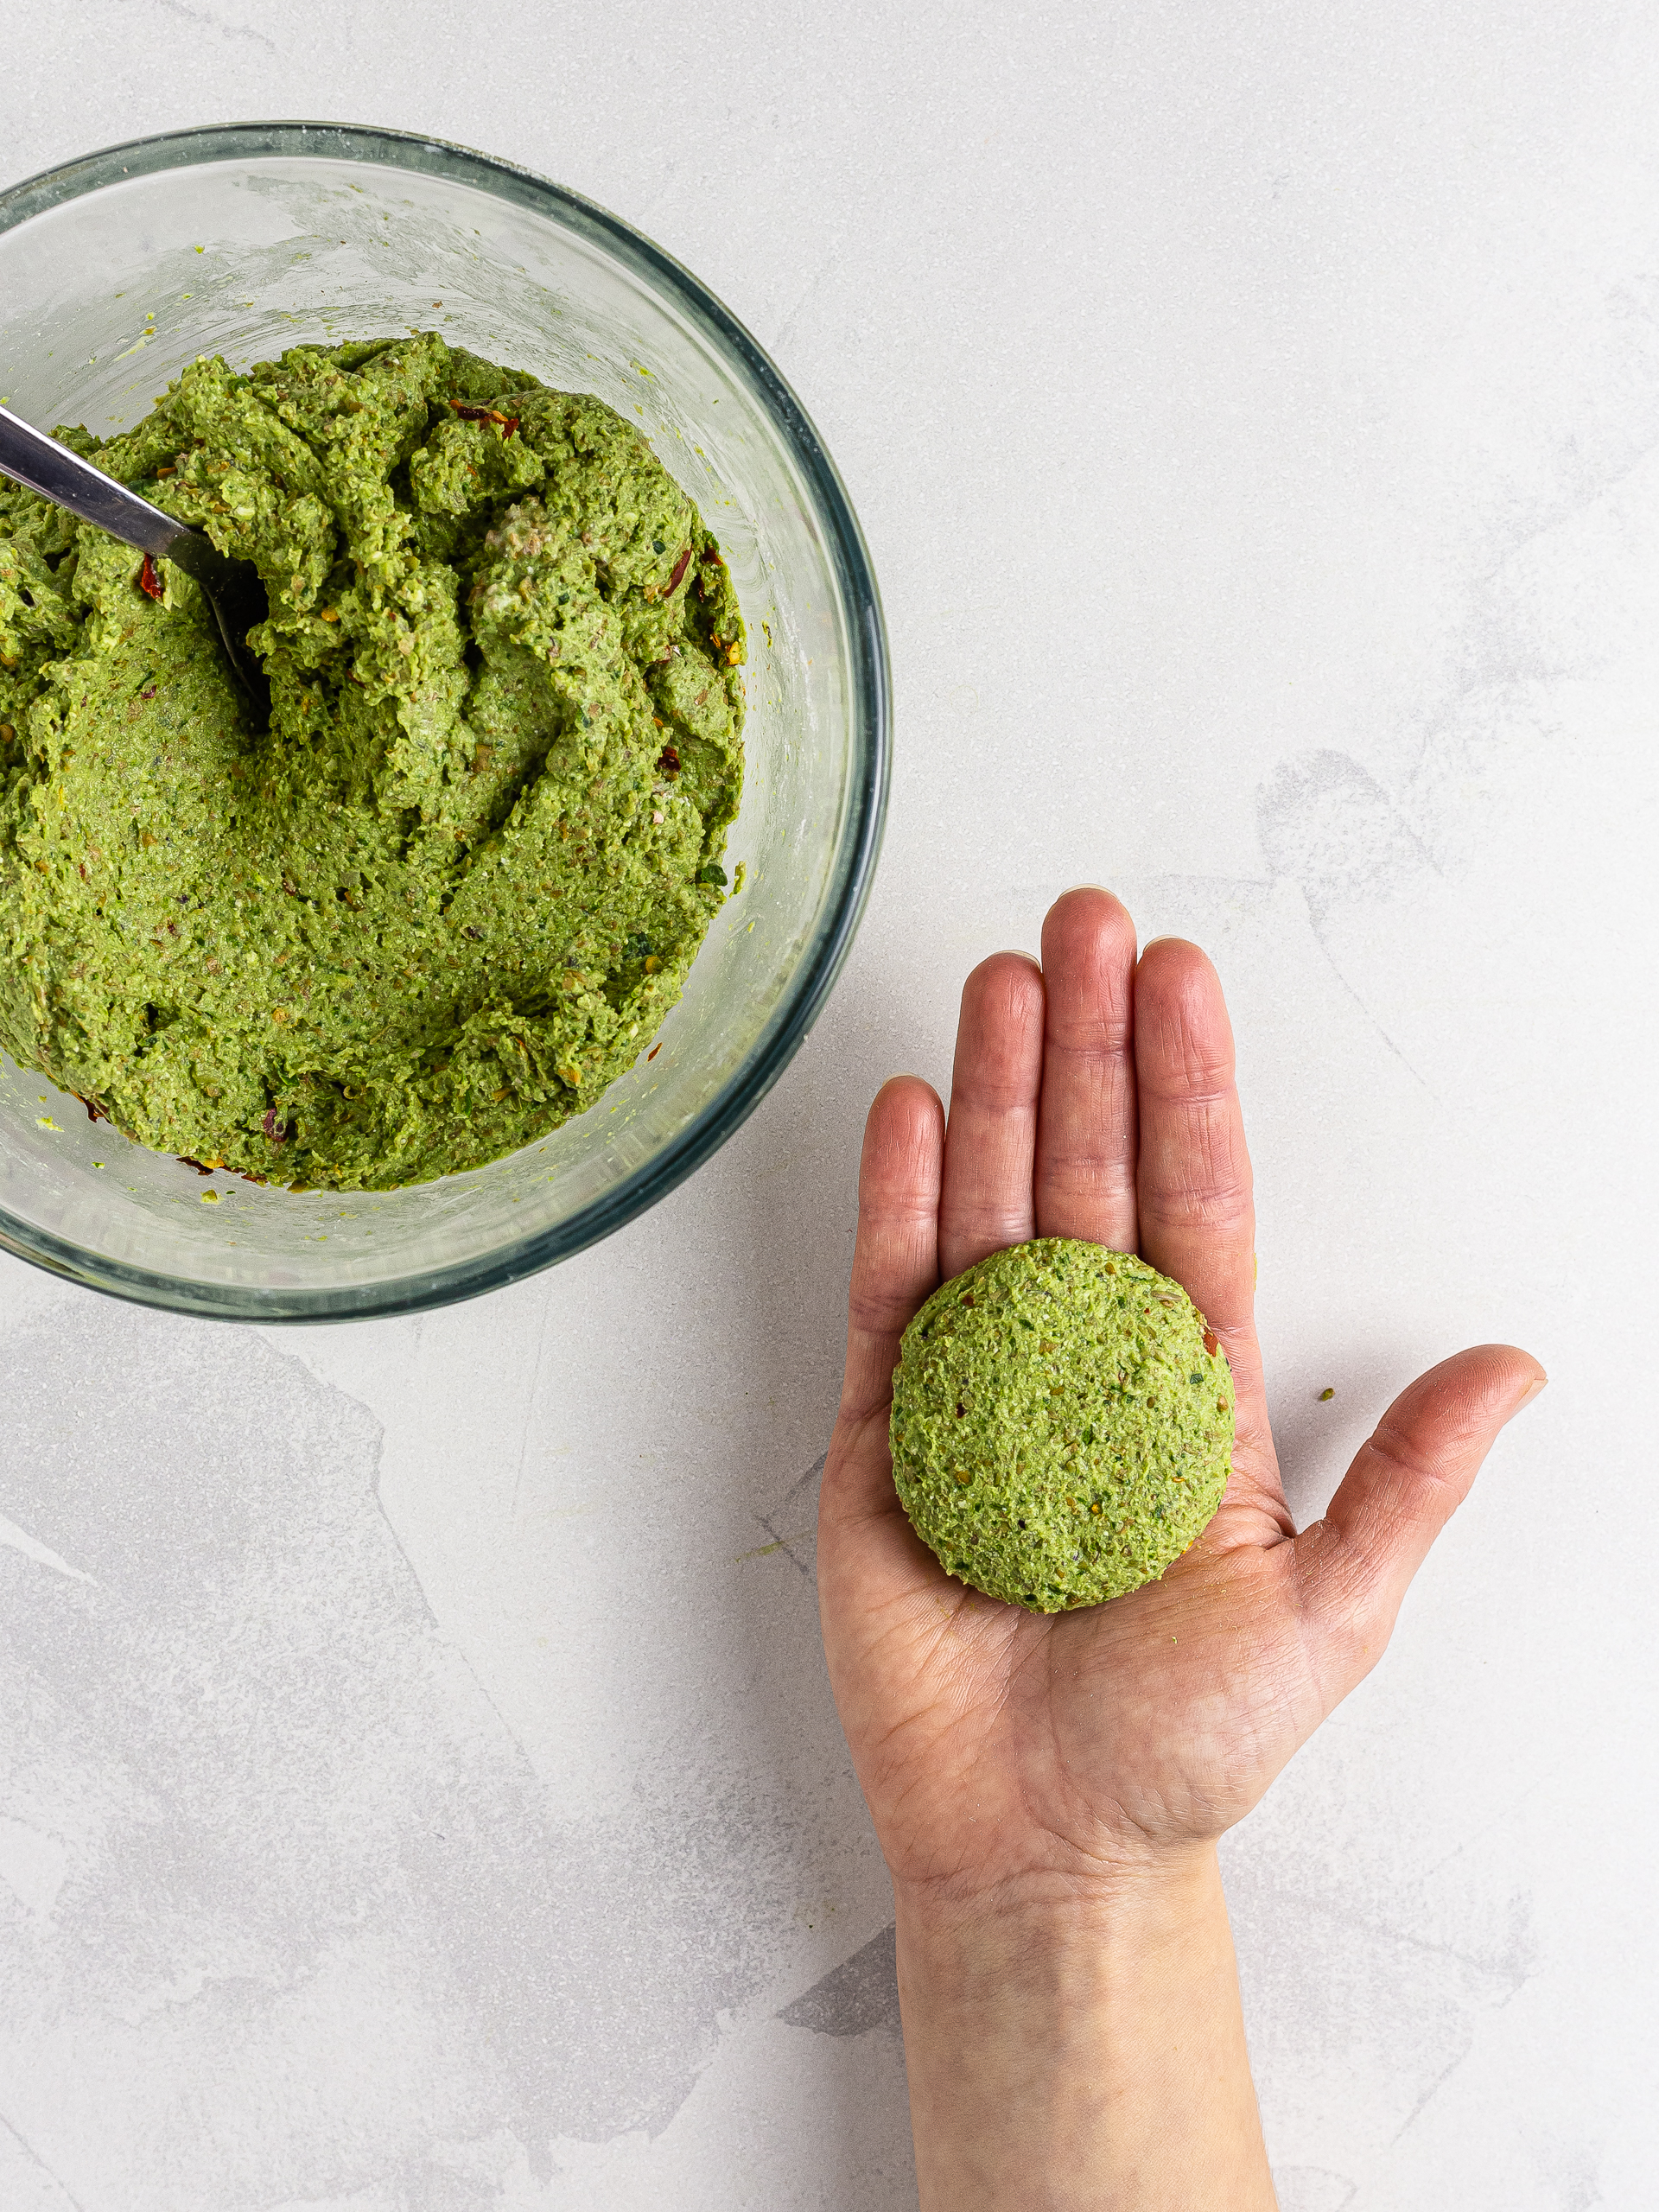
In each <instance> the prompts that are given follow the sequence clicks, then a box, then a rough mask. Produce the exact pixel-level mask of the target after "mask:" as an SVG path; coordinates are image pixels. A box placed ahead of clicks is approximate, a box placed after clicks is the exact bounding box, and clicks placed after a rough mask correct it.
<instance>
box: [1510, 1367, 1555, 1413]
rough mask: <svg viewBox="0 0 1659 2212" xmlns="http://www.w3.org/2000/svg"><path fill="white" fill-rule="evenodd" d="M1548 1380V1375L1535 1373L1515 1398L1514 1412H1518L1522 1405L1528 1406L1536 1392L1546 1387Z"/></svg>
mask: <svg viewBox="0 0 1659 2212" xmlns="http://www.w3.org/2000/svg"><path fill="white" fill-rule="evenodd" d="M1548 1381H1549V1377H1548V1375H1535V1376H1533V1378H1532V1380H1531V1382H1530V1383H1528V1385H1527V1387H1526V1389H1524V1390H1523V1391H1522V1393H1521V1395H1520V1396H1519V1397H1518V1398H1517V1399H1516V1402H1515V1410H1516V1413H1519V1412H1520V1410H1521V1408H1522V1406H1529V1405H1530V1404H1531V1403H1532V1402H1533V1400H1534V1399H1535V1397H1536V1396H1537V1395H1538V1393H1539V1392H1540V1391H1541V1389H1544V1388H1545V1387H1546V1385H1547V1384H1548Z"/></svg>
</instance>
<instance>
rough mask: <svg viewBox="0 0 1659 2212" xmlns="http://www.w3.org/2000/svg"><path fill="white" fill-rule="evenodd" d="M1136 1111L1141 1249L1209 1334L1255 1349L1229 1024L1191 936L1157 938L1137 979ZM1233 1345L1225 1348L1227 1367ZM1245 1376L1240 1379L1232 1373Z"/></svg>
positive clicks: (1250, 1211)
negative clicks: (1168, 1277) (1205, 1324)
mask: <svg viewBox="0 0 1659 2212" xmlns="http://www.w3.org/2000/svg"><path fill="white" fill-rule="evenodd" d="M1135 1084H1136V1090H1137V1092H1138V1094H1139V1101H1140V1110H1141V1159H1140V1166H1139V1168H1138V1170H1137V1173H1136V1198H1137V1202H1138V1207H1139V1212H1140V1222H1141V1254H1142V1255H1143V1257H1145V1258H1146V1259H1147V1260H1150V1261H1151V1262H1152V1264H1153V1266H1154V1268H1157V1269H1158V1270H1159V1271H1160V1274H1166V1275H1172V1276H1173V1278H1174V1280H1175V1281H1177V1282H1179V1284H1181V1285H1182V1287H1184V1288H1185V1291H1186V1293H1187V1294H1188V1296H1189V1297H1190V1298H1191V1299H1192V1302H1193V1304H1194V1305H1195V1306H1198V1310H1199V1311H1200V1312H1201V1313H1203V1315H1204V1318H1205V1320H1206V1321H1208V1323H1209V1324H1210V1325H1211V1328H1212V1329H1214V1330H1215V1331H1216V1332H1217V1334H1219V1335H1220V1336H1222V1337H1223V1338H1236V1339H1237V1340H1238V1348H1239V1349H1240V1350H1241V1351H1242V1350H1245V1349H1246V1348H1247V1347H1248V1351H1249V1354H1250V1356H1251V1357H1252V1358H1253V1357H1254V1352H1255V1332H1254V1327H1253V1317H1254V1313H1255V1202H1254V1198H1253V1197H1252V1193H1251V1186H1250V1156H1249V1152H1248V1151H1247V1150H1246V1149H1245V1145H1244V1117H1243V1113H1242V1112H1241V1111H1240V1109H1239V1103H1238V1092H1237V1090H1236V1088H1235V1085H1234V1082H1233V1031H1232V1025H1231V1023H1230V1021H1229V1020H1228V1019H1227V1007H1226V1002H1225V1001H1224V999H1223V997H1222V995H1221V982H1220V979H1219V977H1218V976H1217V974H1216V971H1215V969H1213V968H1212V967H1211V965H1210V963H1209V962H1208V960H1206V959H1205V956H1204V955H1203V953H1202V952H1200V951H1199V950H1198V946H1197V945H1196V944H1185V943H1183V942H1182V941H1181V940H1180V939H1179V938H1162V939H1160V941H1159V942H1158V943H1157V944H1149V945H1148V946H1147V949H1146V950H1145V951H1144V952H1143V953H1142V954H1141V964H1140V967H1139V968H1138V969H1137V970H1136V972H1135ZM1234 1349H1235V1348H1234V1344H1232V1343H1231V1342H1230V1343H1229V1345H1228V1352H1229V1357H1233V1363H1234V1367H1235V1370H1236V1369H1237V1366H1238V1360H1237V1358H1236V1357H1234ZM1241 1379H1243V1378H1241Z"/></svg>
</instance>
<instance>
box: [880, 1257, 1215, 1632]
mask: <svg viewBox="0 0 1659 2212" xmlns="http://www.w3.org/2000/svg"><path fill="white" fill-rule="evenodd" d="M892 1439H893V1481H894V1483H895V1484H897V1487H898V1491H899V1500H900V1502H901V1503H902V1504H903V1506H904V1509H905V1510H906V1513H907V1514H908V1515H909V1516H910V1518H911V1522H912V1526H913V1527H914V1529H915V1530H916V1533H917V1535H918V1536H920V1538H921V1539H922V1541H923V1542H924V1543H925V1544H926V1545H927V1546H928V1547H929V1548H931V1550H932V1551H933V1552H935V1553H936V1554H938V1559H939V1561H940V1564H941V1565H942V1566H943V1567H945V1568H946V1570H947V1571H948V1572H949V1573H951V1574H954V1575H957V1576H959V1577H960V1578H961V1580H963V1581H964V1582H968V1583H971V1584H972V1585H973V1586H974V1588H975V1589H976V1590H982V1591H984V1592H986V1594H987V1595H988V1596H989V1597H992V1598H1002V1599H1007V1601H1008V1602H1009V1603H1011V1604H1013V1605H1026V1606H1028V1607H1029V1608H1030V1609H1031V1610H1032V1611H1034V1612H1041V1613H1057V1612H1060V1611H1065V1610H1066V1609H1067V1608H1069V1607H1071V1606H1075V1605H1098V1604H1099V1603H1100V1602H1101V1600H1102V1599H1106V1598H1116V1597H1119V1596H1121V1595H1122V1592H1124V1591H1126V1590H1134V1589H1136V1588H1138V1586H1140V1585H1141V1583H1143V1582H1151V1581H1154V1580H1156V1578H1157V1577H1158V1576H1159V1575H1160V1574H1161V1573H1163V1571H1164V1569H1165V1568H1166V1567H1167V1566H1168V1565H1169V1564H1170V1562H1171V1561H1172V1560H1176V1559H1179V1557H1180V1555H1181V1554H1182V1553H1183V1552H1184V1551H1185V1550H1186V1548H1187V1547H1188V1546H1189V1545H1190V1544H1191V1543H1192V1541H1193V1540H1194V1538H1195V1537H1197V1536H1198V1535H1199V1533H1200V1532H1201V1531H1202V1530H1203V1529H1205V1527H1206V1526H1207V1525H1208V1523H1209V1522H1210V1520H1211V1517H1212V1516H1213V1515H1214V1513H1215V1510H1216V1508H1217V1506H1218V1505H1219V1504H1220V1503H1221V1498H1222V1493H1223V1491H1224V1490H1225V1489H1226V1487H1227V1477H1228V1473H1229V1471H1230V1467H1231V1464H1232V1450H1233V1377H1232V1370H1230V1368H1229V1366H1228V1364H1227V1358H1226V1355H1225V1354H1224V1352H1223V1351H1222V1350H1221V1348H1220V1346H1219V1344H1217V1341H1216V1338H1215V1334H1214V1332H1212V1331H1211V1329H1210V1328H1209V1327H1208V1326H1207V1325H1206V1324H1205V1319H1204V1316H1203V1314H1202V1313H1199V1312H1198V1308H1197V1306H1194V1305H1193V1303H1192V1300H1191V1299H1190V1298H1189V1297H1188V1296H1187V1294H1186V1293H1185V1291H1184V1290H1183V1289H1182V1288H1181V1287H1180V1285H1179V1283H1177V1282H1172V1281H1170V1280H1169V1278H1168V1276H1167V1275H1160V1274H1159V1273H1158V1271H1157V1269H1156V1268H1149V1267H1148V1266H1147V1263H1146V1262H1145V1261H1144V1260H1141V1259H1136V1258H1135V1256H1134V1255H1132V1254H1129V1253H1125V1252H1112V1251H1109V1250H1108V1249H1106V1248H1105V1247H1104V1246H1103V1245H1100V1244H1085V1243H1077V1242H1076V1241H1075V1240H1073V1239H1071V1238H1069V1237H1057V1236H1046V1237H1039V1239H1038V1240H1037V1241H1036V1242H1035V1243H1030V1244H1018V1245H1015V1246H1014V1248H1013V1249H1011V1250H1008V1251H1006V1252H993V1253H992V1255H990V1257H989V1258H988V1259H986V1260H982V1261H981V1262H979V1264H978V1265H977V1266H976V1267H972V1268H969V1269H968V1270H967V1272H966V1273H965V1274H960V1275H958V1276H957V1277H956V1279H955V1281H951V1282H947V1283H944V1284H942V1285H941V1286H940V1287H939V1288H938V1290H936V1291H935V1292H934V1294H933V1295H932V1297H931V1298H930V1299H929V1300H928V1301H927V1303H926V1305H925V1306H923V1308H922V1310H921V1312H920V1313H918V1314H917V1316H916V1318H915V1319H914V1320H912V1323H911V1325H910V1326H909V1327H908V1328H907V1329H906V1332H905V1336H904V1344H903V1347H902V1350H901V1352H900V1356H899V1366H898V1369H897V1370H896V1372H895V1373H894V1376H893V1420H892Z"/></svg>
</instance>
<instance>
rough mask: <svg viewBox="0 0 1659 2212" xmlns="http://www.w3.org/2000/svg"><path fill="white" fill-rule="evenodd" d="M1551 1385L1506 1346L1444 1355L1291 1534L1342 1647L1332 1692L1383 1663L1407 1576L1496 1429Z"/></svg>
mask: <svg viewBox="0 0 1659 2212" xmlns="http://www.w3.org/2000/svg"><path fill="white" fill-rule="evenodd" d="M1548 1379H1549V1378H1548V1376H1547V1375H1546V1374H1545V1373H1544V1370H1543V1369H1542V1368H1541V1367H1540V1365H1539V1364H1538V1363H1537V1361H1536V1360H1535V1359H1534V1358H1533V1357H1532V1356H1531V1354H1530V1353H1529V1352H1524V1351H1519V1350H1517V1348H1516V1346H1515V1345H1514V1344H1477V1345H1476V1346H1475V1347H1474V1349H1473V1350H1472V1351H1460V1352H1458V1353H1457V1354H1455V1355H1454V1357H1452V1358H1451V1359H1443V1360H1442V1361H1441V1362H1440V1365H1439V1366H1438V1367H1431V1368H1430V1369H1429V1370H1428V1372H1427V1375H1420V1376H1418V1378H1417V1380H1416V1381H1415V1382H1414V1383H1411V1384H1409V1385H1408V1387H1407V1389H1404V1390H1402V1392H1401V1394H1400V1395H1399V1396H1398V1397H1397V1398H1396V1399H1395V1402H1394V1403H1393V1404H1392V1405H1391V1406H1390V1407H1389V1410H1388V1411H1387V1413H1385V1414H1383V1418H1382V1420H1381V1421H1379V1422H1378V1423H1377V1425H1376V1430H1375V1432H1374V1433H1373V1434H1372V1436H1371V1438H1370V1441H1369V1442H1368V1443H1365V1444H1363V1445H1361V1446H1360V1448H1359V1451H1358V1452H1357V1454H1356V1456H1355V1459H1354V1463H1353V1465H1352V1466H1351V1467H1350V1468H1349V1470H1348V1472H1347V1474H1346V1475H1345V1476H1344V1478H1343V1481H1342V1485H1341V1488H1340V1489H1339V1490H1338V1492H1337V1494H1336V1496H1335V1497H1333V1498H1332V1501H1331V1503H1330V1506H1329V1509H1328V1510H1327V1511H1326V1513H1325V1518H1324V1520H1323V1521H1317V1522H1314V1523H1313V1525H1312V1527H1310V1528H1308V1529H1304V1530H1303V1532H1302V1534H1301V1535H1300V1536H1298V1537H1297V1539H1296V1552H1297V1554H1298V1558H1297V1566H1298V1569H1299V1573H1300V1578H1301V1580H1302V1582H1303V1586H1304V1589H1305V1592H1306V1597H1307V1599H1308V1600H1309V1603H1310V1610H1311V1611H1312V1612H1313V1615H1314V1617H1315V1618H1317V1619H1318V1620H1319V1622H1320V1624H1321V1625H1322V1626H1323V1627H1324V1628H1325V1630H1326V1631H1327V1633H1328V1634H1330V1635H1331V1636H1332V1637H1334V1638H1335V1640H1336V1642H1337V1644H1338V1649H1344V1647H1346V1649H1345V1654H1344V1656H1346V1658H1347V1659H1348V1661H1349V1662H1350V1663H1349V1666H1348V1668H1347V1669H1346V1670H1345V1671H1346V1674H1347V1680H1346V1681H1344V1683H1343V1685H1342V1687H1341V1688H1340V1689H1338V1693H1337V1694H1338V1695H1342V1694H1345V1693H1346V1691H1347V1690H1349V1689H1351V1688H1352V1687H1353V1685H1354V1684H1355V1683H1356V1682H1357V1681H1359V1680H1360V1679H1361V1677H1362V1676H1363V1675H1366V1674H1368V1673H1369V1672H1370V1669H1371V1668H1372V1667H1374V1666H1375V1665H1376V1662H1377V1660H1378V1659H1379V1658H1381V1656H1382V1655H1383V1649H1384V1647H1385V1646H1386V1644H1387V1643H1388V1640H1389V1636H1390V1635H1391V1634H1392V1633H1393V1630H1394V1624H1395V1616H1396V1615H1397V1614H1398V1612H1399V1611H1400V1605H1401V1601H1402V1599H1403V1598H1404V1597H1405V1594H1406V1592H1407V1591H1408V1589H1409V1588H1410V1586H1411V1580H1412V1577H1413V1576H1414V1574H1415V1573H1416V1572H1417V1570H1418V1568H1419V1567H1421V1565H1422V1563H1423V1561H1424V1560H1425V1559H1427V1556H1428V1551H1429V1547H1430V1546H1431V1545H1432V1544H1433V1541H1434V1539H1435V1538H1436V1536H1438V1535H1440V1531H1441V1529H1444V1528H1445V1526H1446V1522H1448V1521H1449V1520H1450V1519H1451V1518H1452V1515H1453V1514H1454V1513H1455V1512H1456V1511H1457V1510H1458V1508H1459V1506H1460V1505H1461V1504H1462V1503H1463V1501H1464V1499H1465V1497H1467V1496H1468V1495H1469V1492H1470V1491H1471V1489H1472V1488H1473V1487H1474V1480H1475V1477H1476V1476H1477V1475H1478V1473H1479V1472H1480V1468H1481V1463H1482V1461H1483V1460H1484V1459H1485V1457H1486V1454H1487V1453H1488V1452H1490V1451H1491V1448H1492V1446H1493V1444H1494V1442H1495V1441H1496V1440H1497V1433H1498V1431H1499V1430H1500V1429H1501V1428H1502V1427H1503V1425H1504V1423H1505V1422H1506V1421H1509V1420H1510V1418H1511V1417H1512V1416H1513V1415H1514V1414H1517V1413H1519V1412H1520V1410H1521V1408H1522V1406H1524V1405H1528V1404H1529V1403H1530V1402H1531V1401H1532V1400H1533V1399H1534V1398H1535V1397H1536V1396H1537V1395H1538V1393H1539V1392H1540V1391H1541V1389H1543V1387H1544V1385H1545V1383H1547V1382H1548Z"/></svg>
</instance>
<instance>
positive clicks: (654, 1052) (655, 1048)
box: [645, 1045, 663, 1060]
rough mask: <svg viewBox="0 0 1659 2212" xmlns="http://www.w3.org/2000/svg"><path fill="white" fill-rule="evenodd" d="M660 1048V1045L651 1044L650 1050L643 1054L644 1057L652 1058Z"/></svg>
mask: <svg viewBox="0 0 1659 2212" xmlns="http://www.w3.org/2000/svg"><path fill="white" fill-rule="evenodd" d="M662 1049H663V1048H662V1046H660V1045H653V1046H652V1048H651V1050H650V1051H649V1052H647V1053H646V1054H645V1058H647V1059H648V1060H654V1059H655V1058H656V1057H657V1055H658V1052H661V1051H662Z"/></svg>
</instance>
